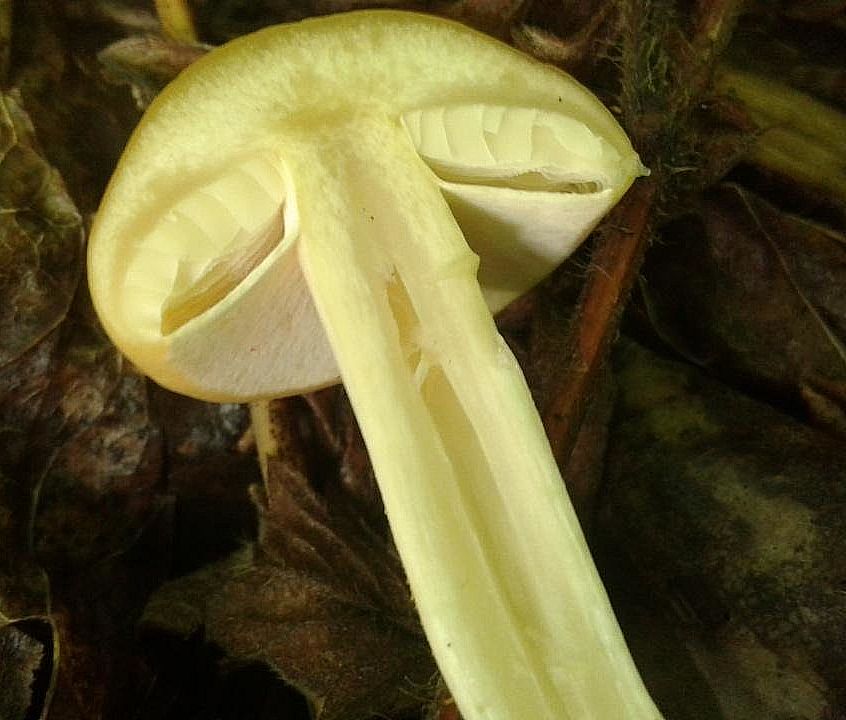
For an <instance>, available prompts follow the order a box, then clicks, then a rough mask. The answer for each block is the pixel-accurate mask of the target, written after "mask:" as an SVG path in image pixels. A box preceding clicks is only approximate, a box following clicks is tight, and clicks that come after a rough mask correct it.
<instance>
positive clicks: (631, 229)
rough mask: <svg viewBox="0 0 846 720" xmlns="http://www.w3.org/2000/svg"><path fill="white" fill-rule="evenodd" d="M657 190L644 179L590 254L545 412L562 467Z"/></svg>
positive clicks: (636, 262)
mask: <svg viewBox="0 0 846 720" xmlns="http://www.w3.org/2000/svg"><path fill="white" fill-rule="evenodd" d="M655 194H656V183H655V181H654V180H652V179H645V180H640V181H639V182H638V183H637V184H636V185H635V187H634V188H633V189H632V190H631V191H630V192H629V194H628V196H627V197H626V198H625V200H624V201H623V202H622V203H621V204H620V205H618V206H617V209H616V210H615V211H614V213H613V214H612V215H611V217H610V218H609V221H608V227H609V228H610V229H609V230H608V231H607V232H606V233H605V234H604V235H603V237H602V238H601V239H600V241H599V244H598V245H597V246H596V249H595V250H594V252H593V255H592V257H591V267H590V270H589V271H588V276H587V279H586V282H585V286H584V289H583V291H582V295H581V297H580V299H579V304H578V307H577V310H576V316H575V319H574V322H573V326H572V327H573V332H572V335H571V336H570V342H569V347H568V349H567V355H566V360H565V361H564V363H563V367H564V368H565V370H564V372H563V373H562V376H561V378H560V380H559V381H558V382H557V383H556V384H555V386H554V388H553V389H552V392H551V393H550V397H551V400H550V402H549V404H548V405H547V407H546V408H545V409H544V413H543V418H544V425H545V427H546V431H547V434H548V435H549V440H550V444H551V445H552V451H553V453H554V454H555V458H556V460H557V461H558V463H559V465H561V466H563V465H564V464H565V463H566V461H567V460H568V458H569V457H570V453H571V451H572V449H573V445H574V443H575V440H576V436H577V434H578V430H579V427H580V425H581V422H582V418H583V417H584V414H585V412H586V410H587V407H588V405H589V400H590V397H591V394H592V389H593V386H594V383H595V381H596V379H597V377H598V376H599V374H600V370H601V369H602V367H603V364H604V363H605V359H606V357H607V354H608V350H609V349H610V346H611V343H612V341H613V340H614V338H615V337H616V335H617V331H618V328H619V323H620V317H621V315H622V309H623V307H624V305H625V301H626V299H627V297H628V294H629V291H630V290H631V288H632V285H633V284H634V281H635V278H636V277H637V273H638V271H639V269H640V265H641V261H642V259H643V256H644V253H645V252H646V247H647V244H648V240H649V235H650V227H649V221H650V218H651V216H652V208H653V205H654V200H655Z"/></svg>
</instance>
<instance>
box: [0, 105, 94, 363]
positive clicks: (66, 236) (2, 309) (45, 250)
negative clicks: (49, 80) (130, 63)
mask: <svg viewBox="0 0 846 720" xmlns="http://www.w3.org/2000/svg"><path fill="white" fill-rule="evenodd" d="M0 238H2V241H0V337H2V338H3V340H2V343H1V344H0V367H2V366H3V365H7V364H8V363H10V362H11V361H12V360H15V359H16V358H18V357H20V356H21V355H22V354H23V353H25V352H26V351H28V350H30V349H32V348H33V347H35V345H36V344H37V343H38V342H39V341H40V340H42V339H43V338H44V337H46V336H47V335H48V334H49V333H50V331H51V330H53V329H54V328H55V327H56V326H57V325H58V324H59V323H60V322H61V321H62V319H63V318H64V316H65V315H66V313H67V311H68V308H69V307H70V303H71V300H72V298H73V296H74V293H75V291H76V286H77V283H78V282H79V277H80V274H81V272H82V220H81V218H80V216H79V213H78V212H77V211H76V208H75V207H74V205H73V203H72V202H71V200H70V198H69V197H68V195H67V192H66V191H65V188H64V185H63V183H62V180H61V178H60V177H59V175H58V173H57V172H56V171H55V170H54V169H53V168H52V167H51V166H50V164H49V163H48V162H47V161H46V160H45V159H44V158H43V157H42V156H41V154H40V153H39V150H38V147H37V145H36V141H35V131H34V129H33V127H32V124H31V123H30V120H29V118H28V117H27V115H26V113H25V112H24V111H23V108H22V107H21V105H20V100H19V98H17V97H16V96H14V95H2V96H0Z"/></svg>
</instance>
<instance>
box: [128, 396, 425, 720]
mask: <svg viewBox="0 0 846 720" xmlns="http://www.w3.org/2000/svg"><path fill="white" fill-rule="evenodd" d="M327 392H329V391H325V392H324V393H323V394H322V395H321V397H320V399H318V400H315V401H314V406H315V407H316V408H321V409H322V410H321V411H322V412H324V415H323V417H322V418H320V417H317V415H312V418H311V424H312V428H313V429H312V430H311V431H310V432H307V433H306V437H310V438H311V440H312V442H317V443H320V442H324V441H326V442H329V443H330V444H333V443H335V442H337V443H338V444H337V445H336V446H335V447H336V455H335V461H334V462H332V461H329V462H328V463H327V462H326V461H325V459H324V462H323V464H322V470H323V474H322V475H320V483H319V484H320V486H321V490H320V491H319V492H318V491H317V490H315V487H314V486H313V484H312V482H310V481H309V479H307V477H306V475H305V474H303V472H302V470H301V469H299V468H298V467H296V464H297V463H296V460H294V461H291V460H288V459H286V460H285V461H282V460H280V459H278V458H275V457H271V458H269V459H268V464H267V468H268V470H267V479H266V484H265V488H264V489H263V490H260V491H257V492H256V494H255V495H256V502H257V504H258V508H259V518H260V531H259V538H258V541H257V542H256V543H255V544H253V545H250V546H248V547H247V548H245V549H244V550H242V551H241V552H239V553H236V554H235V555H233V556H231V557H229V558H228V559H227V560H224V561H221V562H218V563H216V564H213V565H211V566H207V567H206V568H203V569H201V570H199V571H197V572H195V573H193V574H191V575H188V576H186V577H184V578H180V579H177V580H174V581H172V582H170V583H168V584H166V585H165V586H164V587H163V588H162V589H161V590H160V591H159V592H157V593H156V595H155V596H154V597H153V599H152V600H151V602H150V604H149V606H148V608H147V611H146V613H145V619H144V627H145V628H146V629H147V630H148V632H149V631H152V630H155V631H157V632H166V633H170V634H172V635H176V636H179V637H182V638H190V637H193V636H196V635H197V634H198V633H202V635H203V636H204V637H205V638H206V639H207V640H208V641H210V642H212V643H215V644H217V645H219V646H220V647H221V648H223V650H224V651H225V653H226V656H227V658H228V659H229V660H230V661H237V662H239V663H242V664H243V663H255V662H260V663H263V664H265V665H267V666H269V667H270V668H272V669H273V670H274V671H275V672H277V673H278V674H279V675H280V676H281V677H282V678H283V679H284V680H285V681H286V682H288V683H290V684H291V685H293V686H295V687H296V688H298V689H299V690H300V691H301V692H302V693H303V694H304V695H305V696H306V697H308V698H309V699H310V701H311V703H312V706H313V708H314V710H315V713H316V716H317V717H319V718H322V719H323V720H354V719H360V718H365V717H370V716H371V715H373V714H383V715H386V716H391V713H396V712H399V711H402V710H404V709H409V708H413V707H419V706H421V705H422V704H424V703H425V702H427V701H428V700H429V699H430V696H431V688H430V680H431V678H432V677H433V676H434V673H435V666H434V663H433V661H432V659H431V656H430V654H429V650H428V645H427V644H426V641H425V638H424V636H423V634H422V630H421V628H420V627H419V623H418V620H417V616H416V613H415V611H414V606H413V604H412V602H411V598H410V594H409V591H408V588H407V586H406V583H405V576H404V573H403V570H402V566H401V564H400V562H399V559H398V557H397V555H396V553H395V551H394V549H393V546H392V543H391V541H390V539H389V537H388V536H387V533H386V530H385V528H384V525H383V522H381V523H380V522H375V523H374V521H373V520H372V519H371V517H370V515H369V513H368V512H363V511H362V498H361V496H359V497H356V495H355V494H354V493H355V492H356V490H355V489H356V488H357V487H360V484H359V482H357V481H355V480H352V479H351V478H350V477H349V476H348V477H347V478H346V481H342V480H341V479H340V477H339V468H340V467H342V466H343V465H344V464H345V463H348V462H349V454H348V453H347V452H346V448H345V442H344V441H342V440H341V438H342V437H345V435H346V434H345V433H344V434H342V435H341V436H338V435H336V434H335V431H336V430H340V427H339V426H337V425H335V423H334V422H333V421H332V420H330V418H329V415H327V414H325V413H326V412H328V408H329V406H330V405H331V400H330V396H329V395H328V394H327ZM331 392H335V393H337V391H331ZM336 399H337V396H336ZM327 400H330V402H326V401H327ZM282 402H286V401H282ZM287 402H291V401H287ZM296 402H301V401H296ZM287 417H290V416H287ZM318 426H323V428H324V429H323V430H322V431H320V432H321V433H323V434H322V435H321V434H317V433H316V432H315V431H316V430H318ZM344 457H346V458H347V460H343V458H344ZM307 466H308V463H307V462H306V463H305V464H304V465H302V467H307ZM347 467H348V468H351V467H353V465H347ZM356 467H357V466H356ZM311 470H312V471H314V472H315V474H316V466H314V465H312V466H311ZM349 472H361V468H357V469H356V470H355V471H352V470H349Z"/></svg>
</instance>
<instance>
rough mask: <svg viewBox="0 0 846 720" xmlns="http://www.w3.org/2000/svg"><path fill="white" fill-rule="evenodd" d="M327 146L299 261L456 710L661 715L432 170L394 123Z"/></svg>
mask: <svg viewBox="0 0 846 720" xmlns="http://www.w3.org/2000/svg"><path fill="white" fill-rule="evenodd" d="M353 126H354V127H353ZM318 135H319V137H317V138H315V137H314V136H313V135H312V137H311V138H310V139H309V140H308V141H303V147H296V144H295V146H294V147H291V148H286V149H285V158H286V161H290V162H291V169H292V175H294V176H295V177H297V179H298V181H299V182H301V183H302V185H300V186H298V188H297V190H298V192H297V197H298V200H297V211H298V213H299V217H300V223H301V229H302V235H301V238H300V243H301V244H300V247H299V253H300V262H301V265H302V268H303V272H304V275H305V278H306V281H307V283H308V286H309V288H310V291H311V293H312V295H313V298H314V302H315V304H316V307H317V309H318V312H319V314H320V317H321V319H322V322H323V324H324V326H325V329H326V332H327V334H328V337H329V340H330V343H331V345H332V347H333V350H334V352H335V357H336V359H337V362H338V365H339V367H340V370H341V375H342V378H343V381H344V384H345V386H346V388H347V392H348V394H349V396H350V399H351V401H352V404H353V407H354V409H355V413H356V417H357V419H358V422H359V424H360V426H361V430H362V433H363V436H364V438H365V442H366V444H367V447H368V451H369V453H370V456H371V459H372V462H373V466H374V469H375V472H376V477H377V480H378V482H379V487H380V490H381V492H382V496H383V499H384V503H385V509H386V512H387V515H388V519H389V521H390V525H391V529H392V532H393V535H394V539H395V542H396V545H397V549H398V551H399V553H400V556H401V558H402V561H403V565H404V566H405V569H406V572H407V574H408V579H409V583H410V585H411V590H412V594H413V596H414V599H415V601H416V604H417V607H418V610H419V612H420V616H421V620H422V623H423V626H424V629H425V631H426V634H427V637H428V639H429V642H430V645H431V647H432V650H433V653H434V655H435V658H436V660H437V662H438V665H439V666H440V668H441V671H442V673H443V675H444V678H445V680H446V682H447V684H448V686H449V687H450V689H451V691H452V693H453V695H454V697H455V700H456V702H457V704H458V707H459V708H460V710H461V712H462V714H463V715H464V717H465V718H466V719H467V720H482V719H483V718H484V719H485V720H518V719H522V718H532V720H567V719H570V720H576V719H578V718H602V720H618V719H620V720H621V719H622V718H627V719H634V720H641V719H644V720H645V719H649V720H655V719H657V718H660V715H659V713H658V711H657V709H656V708H655V706H654V705H653V703H652V701H651V699H650V698H649V696H648V694H647V692H646V690H645V689H644V687H643V684H642V682H641V680H640V677H639V675H638V673H637V670H636V669H635V666H634V664H633V662H632V660H631V657H630V655H629V653H628V649H627V648H626V644H625V641H624V639H623V636H622V633H621V632H620V629H619V627H618V625H617V622H616V620H615V618H614V615H613V611H612V609H611V606H610V604H609V602H608V598H607V596H606V594H605V591H604V589H603V587H602V583H601V581H600V579H599V576H598V574H597V571H596V569H595V567H594V565H593V562H592V560H591V558H590V554H589V551H588V548H587V545H586V543H585V540H584V537H583V535H582V532H581V530H580V528H579V525H578V521H577V519H576V516H575V514H574V512H573V509H572V506H571V504H570V502H569V499H568V498H567V495H566V491H565V489H564V485H563V484H562V481H561V477H560V475H559V472H558V469H557V467H556V464H555V461H554V459H553V457H552V454H551V451H550V449H549V444H548V442H547V439H546V436H545V434H544V431H543V427H542V425H541V422H540V419H539V417H538V414H537V411H536V410H535V408H534V405H533V403H532V399H531V396H530V393H529V390H528V388H527V386H526V383H525V380H524V378H523V375H522V373H521V371H520V369H519V366H518V365H517V363H516V361H515V359H514V357H513V355H512V354H511V352H510V351H509V350H508V348H507V346H506V344H505V342H504V341H503V340H502V338H501V337H500V335H499V334H498V332H497V330H496V327H495V325H494V321H493V318H492V317H491V314H490V312H489V310H488V308H487V306H486V304H485V301H484V299H483V297H482V292H481V290H480V287H479V285H478V282H477V280H476V270H477V267H478V258H477V256H476V255H475V254H474V253H473V252H472V251H471V250H470V248H469V247H468V246H467V244H466V242H465V240H464V238H463V236H462V234H461V231H460V230H459V228H458V226H457V225H456V223H455V220H454V219H453V216H452V214H451V212H450V210H449V208H448V206H447V204H446V202H445V200H444V199H443V198H442V196H441V193H440V191H439V189H438V187H437V184H436V181H435V178H434V176H433V175H432V173H431V171H430V170H429V169H428V168H427V167H426V166H425V165H424V164H423V163H422V161H421V160H420V159H419V158H418V157H417V154H416V152H415V151H414V148H413V146H412V145H411V142H410V140H409V139H408V137H407V135H406V134H405V133H404V131H403V130H402V128H401V127H400V126H399V125H398V124H397V123H395V122H391V121H389V120H387V119H380V118H375V119H374V118H370V119H364V120H362V119H357V120H355V121H350V128H348V129H347V130H345V131H344V132H339V131H338V128H337V127H335V128H333V129H332V130H331V131H326V132H323V133H318ZM339 138H345V141H341V140H339ZM351 138H355V140H354V141H352V140H351ZM315 143H316V144H315ZM306 145H308V146H309V147H306ZM289 150H290V152H289ZM315 152H319V154H320V156H321V158H322V162H321V163H319V164H315V163H313V162H310V161H309V157H314V153H315ZM306 164H307V165H308V172H302V168H304V167H305V166H306ZM298 166H301V167H298ZM330 201H331V204H330V205H329V206H328V207H327V202H330Z"/></svg>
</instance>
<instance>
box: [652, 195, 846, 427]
mask: <svg viewBox="0 0 846 720" xmlns="http://www.w3.org/2000/svg"><path fill="white" fill-rule="evenodd" d="M844 287H846V238H845V237H844V236H843V234H842V233H838V232H836V231H834V230H830V229H828V228H826V227H824V226H821V225H819V224H815V223H812V222H809V221H807V220H803V219H801V218H799V217H796V216H793V215H790V214H787V213H784V212H783V211H781V210H779V209H778V208H776V207H774V206H773V205H771V204H769V203H768V202H766V201H765V200H763V199H761V198H759V197H757V196H755V195H754V194H752V193H750V192H749V191H747V190H744V189H743V188H741V187H738V186H736V185H725V186H721V187H720V188H717V189H715V190H713V191H711V192H710V193H709V194H708V195H707V196H706V198H705V200H704V202H703V204H702V207H701V210H700V211H699V212H698V213H697V214H696V215H694V216H690V217H688V218H686V219H684V220H682V221H679V222H678V223H675V224H674V225H672V226H670V227H668V228H667V229H666V230H665V232H664V234H663V238H662V242H661V243H660V244H658V245H656V247H655V248H653V250H652V252H651V253H650V256H649V261H648V263H647V266H646V270H645V273H644V277H643V280H642V282H641V286H640V289H641V293H642V296H643V298H644V303H645V307H646V311H647V313H648V315H649V318H650V320H651V322H652V325H653V327H654V328H655V329H656V331H657V332H658V334H659V335H660V336H661V338H662V339H663V340H664V341H666V342H667V343H668V344H669V345H670V346H672V348H673V349H674V350H676V351H677V352H678V353H680V354H681V355H682V356H683V357H685V358H687V359H688V360H689V361H691V362H694V363H696V364H698V365H701V366H702V367H705V368H708V369H709V370H711V371H712V372H714V373H715V374H718V375H720V376H721V377H724V378H728V379H733V380H734V382H740V383H743V384H745V385H747V386H749V387H750V388H757V389H758V391H759V392H761V393H762V394H765V395H766V396H768V397H770V398H772V397H776V398H780V399H781V402H783V403H786V404H788V405H793V406H801V404H802V403H803V394H805V393H806V392H807V393H810V394H812V395H813V398H809V404H811V405H812V404H813V403H814V402H816V403H817V405H819V403H820V402H822V399H821V397H820V396H822V398H827V400H828V403H829V405H830V413H833V415H834V416H835V417H837V416H838V415H840V414H842V413H843V412H844V406H843V404H842V402H843V398H844V395H845V394H846V294H844V293H843V288H844ZM815 399H816V400H815ZM837 408H839V410H838V409H837ZM810 410H811V412H812V414H814V415H819V414H820V411H815V410H814V408H813V407H810ZM833 422H836V421H834V420H833V419H829V420H827V421H826V422H825V423H824V424H828V425H831V424H832V423H833Z"/></svg>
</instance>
